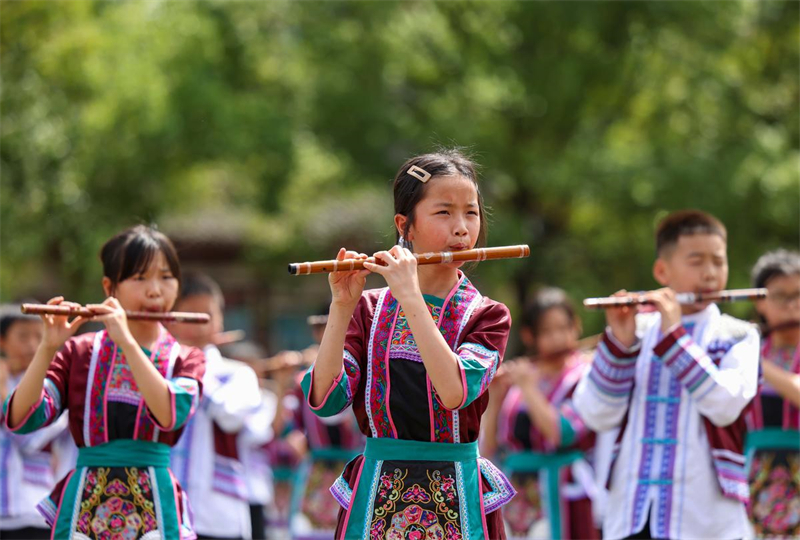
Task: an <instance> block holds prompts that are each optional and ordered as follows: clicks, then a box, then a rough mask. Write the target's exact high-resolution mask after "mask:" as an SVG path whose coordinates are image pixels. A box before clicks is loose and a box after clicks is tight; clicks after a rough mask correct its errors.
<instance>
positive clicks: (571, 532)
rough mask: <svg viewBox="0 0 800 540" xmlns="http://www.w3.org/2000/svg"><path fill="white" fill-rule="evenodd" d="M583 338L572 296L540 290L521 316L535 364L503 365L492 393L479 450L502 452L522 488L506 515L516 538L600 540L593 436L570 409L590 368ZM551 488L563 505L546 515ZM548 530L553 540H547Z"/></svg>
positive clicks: (521, 361)
mask: <svg viewBox="0 0 800 540" xmlns="http://www.w3.org/2000/svg"><path fill="white" fill-rule="evenodd" d="M580 333H581V321H580V319H579V318H578V315H577V313H576V312H575V308H574V307H573V305H572V302H571V301H570V299H569V297H567V294H566V293H565V292H564V291H563V290H561V289H557V288H551V287H548V288H544V289H542V290H540V291H539V292H538V293H537V294H536V295H535V296H534V298H533V300H532V301H531V302H530V303H529V304H528V306H527V307H526V309H525V311H524V312H523V321H522V327H521V329H520V336H521V338H522V342H523V343H524V344H525V346H526V348H527V349H528V350H529V351H530V352H532V353H533V355H534V356H533V358H527V357H524V358H520V359H519V360H517V361H515V362H507V363H505V364H504V365H503V368H502V370H501V371H502V372H503V373H501V375H500V376H498V377H496V378H495V380H494V381H493V382H492V386H491V387H490V395H489V407H488V409H487V411H486V415H485V420H484V428H485V429H484V431H483V434H482V439H481V445H482V450H483V451H484V452H485V453H487V454H488V455H492V454H493V453H494V452H495V450H496V449H498V448H499V449H500V450H502V451H503V452H505V453H506V456H505V467H504V470H505V471H506V472H507V473H509V474H510V475H512V480H513V481H514V485H515V486H517V487H518V488H520V493H519V494H518V495H517V496H516V497H515V498H514V500H513V501H512V502H511V503H510V504H509V505H508V509H507V511H506V523H507V527H506V528H507V530H508V531H509V533H510V535H511V536H510V538H518V539H524V538H532V537H536V538H539V537H542V536H544V537H547V536H549V537H551V538H582V539H591V538H599V537H600V535H599V531H598V530H597V529H595V527H594V524H593V522H592V501H591V500H590V495H593V494H594V492H595V486H594V481H593V476H594V471H593V470H592V468H591V466H590V465H589V464H588V462H587V461H586V460H585V459H583V458H582V457H581V456H582V454H583V453H584V452H587V451H589V450H591V449H592V447H593V445H594V441H595V434H594V432H593V431H591V430H589V429H588V428H587V427H586V425H585V424H584V423H583V422H582V421H581V419H580V418H579V417H578V415H577V414H576V412H575V409H574V408H573V407H572V393H573V392H574V391H575V386H576V385H577V384H578V381H579V380H580V378H581V375H582V374H583V372H584V371H585V370H586V368H587V367H588V365H589V362H590V360H591V357H589V356H588V355H586V354H584V353H582V352H580V351H579V350H578V338H579V337H580ZM565 457H568V460H565ZM543 473H544V474H543ZM548 474H554V475H556V476H557V479H550V478H549V477H548ZM547 480H552V482H551V483H550V484H548V483H547ZM547 485H550V486H553V485H555V486H558V490H559V494H555V495H556V497H555V498H554V499H551V500H557V501H559V504H558V505H554V506H555V508H548V504H547V500H548V499H547V488H546V486H547ZM548 510H549V512H548ZM548 514H549V516H548ZM548 518H549V520H548ZM548 521H552V522H551V523H548ZM556 521H558V523H556ZM546 524H549V530H550V534H549V535H548V534H547V533H546V532H544V534H542V533H543V529H544V530H545V531H546V530H547V526H546Z"/></svg>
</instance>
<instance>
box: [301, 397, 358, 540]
mask: <svg viewBox="0 0 800 540" xmlns="http://www.w3.org/2000/svg"><path fill="white" fill-rule="evenodd" d="M296 413H297V414H296V420H295V427H296V428H297V429H301V430H303V432H304V433H305V435H306V442H307V445H308V455H307V457H306V460H305V461H304V462H303V464H302V465H301V467H300V471H299V473H298V475H297V477H296V479H295V485H294V488H293V489H292V510H291V527H290V530H291V533H292V538H293V539H295V540H328V539H330V538H332V537H333V535H334V531H335V530H336V523H337V520H338V515H339V504H338V503H337V501H336V499H334V498H333V497H332V496H331V493H330V492H329V491H328V488H329V487H330V486H331V485H332V484H333V482H334V481H335V480H336V478H338V476H339V474H340V473H341V472H342V470H343V469H344V466H345V465H346V464H347V462H348V461H350V460H351V459H353V458H354V457H356V456H357V455H358V454H360V453H361V452H362V451H363V450H364V436H363V435H362V434H361V431H360V430H359V429H358V422H357V421H356V418H355V416H354V415H353V410H352V408H351V407H347V408H346V409H345V410H343V411H342V412H340V413H339V414H335V415H333V416H330V417H327V418H321V417H319V416H317V415H316V414H314V411H312V410H311V408H310V407H308V405H306V404H305V403H303V404H302V405H301V406H300V407H298V409H297V410H296Z"/></svg>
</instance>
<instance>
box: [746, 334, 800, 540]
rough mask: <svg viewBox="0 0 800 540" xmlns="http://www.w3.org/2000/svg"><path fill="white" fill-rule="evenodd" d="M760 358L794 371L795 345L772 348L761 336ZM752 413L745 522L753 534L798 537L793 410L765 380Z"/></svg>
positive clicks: (799, 455) (799, 486)
mask: <svg viewBox="0 0 800 540" xmlns="http://www.w3.org/2000/svg"><path fill="white" fill-rule="evenodd" d="M761 357H762V359H763V360H764V361H769V362H773V363H774V364H776V365H777V366H778V367H780V368H781V369H784V370H786V371H788V372H790V373H800V347H790V348H778V347H774V346H773V344H772V340H771V339H770V338H767V339H766V340H765V342H764V346H763V348H762V349H761ZM754 404H755V407H754V411H753V413H754V414H753V420H754V421H753V425H752V426H751V427H752V428H753V429H755V430H756V431H753V432H751V433H748V434H747V460H748V467H749V469H748V470H749V476H748V479H749V481H750V506H749V508H748V510H749V513H750V520H751V522H752V524H753V528H754V532H755V534H756V536H758V537H768V538H797V537H798V536H800V431H798V430H800V425H799V424H800V422H798V416H800V415H799V414H798V412H799V411H798V409H797V408H796V407H794V406H793V405H792V404H791V403H790V402H789V400H785V399H783V398H782V397H781V396H780V395H779V394H778V393H777V391H776V390H775V389H774V388H773V387H772V386H770V385H769V384H768V383H764V385H763V386H762V387H761V389H760V392H759V396H758V397H757V398H756V400H755V402H754Z"/></svg>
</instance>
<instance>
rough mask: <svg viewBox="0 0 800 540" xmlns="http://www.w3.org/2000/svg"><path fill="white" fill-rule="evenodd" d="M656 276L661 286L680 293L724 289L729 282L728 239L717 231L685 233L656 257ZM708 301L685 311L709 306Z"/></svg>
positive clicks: (654, 268)
mask: <svg viewBox="0 0 800 540" xmlns="http://www.w3.org/2000/svg"><path fill="white" fill-rule="evenodd" d="M653 275H654V276H655V278H656V281H658V282H659V283H660V284H661V285H663V286H664V287H670V288H671V289H673V290H674V291H676V292H712V291H720V290H723V289H724V288H725V285H726V284H727V283H728V253H727V246H726V244H725V240H723V239H722V238H721V237H720V236H718V235H716V234H693V235H689V236H681V237H679V238H678V242H677V243H676V245H675V246H673V247H672V248H668V249H667V250H666V252H665V253H662V255H661V256H660V257H659V258H658V259H656V262H655V265H654V266H653ZM708 304H709V303H708V302H706V303H702V304H693V305H692V306H685V307H684V312H689V313H691V312H696V311H700V310H702V309H705V308H706V307H707V306H708Z"/></svg>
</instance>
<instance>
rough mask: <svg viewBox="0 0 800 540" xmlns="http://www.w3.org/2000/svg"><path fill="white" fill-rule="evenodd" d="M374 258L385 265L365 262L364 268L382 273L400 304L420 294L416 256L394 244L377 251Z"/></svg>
mask: <svg viewBox="0 0 800 540" xmlns="http://www.w3.org/2000/svg"><path fill="white" fill-rule="evenodd" d="M375 258H376V259H379V260H381V261H383V262H384V263H386V266H381V265H379V264H375V263H370V262H365V263H364V268H367V269H368V270H369V271H370V272H375V273H376V274H380V275H382V276H383V277H384V278H385V279H386V284H387V285H389V289H390V290H391V291H392V295H393V296H394V297H395V298H397V300H398V302H400V304H402V303H403V301H404V300H407V299H408V298H410V297H411V296H413V295H415V294H416V295H421V293H420V289H419V277H418V275H417V258H416V257H414V254H413V253H411V251H409V250H408V249H406V248H402V247H400V246H394V247H392V249H390V250H389V251H379V252H377V253H376V254H375Z"/></svg>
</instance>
